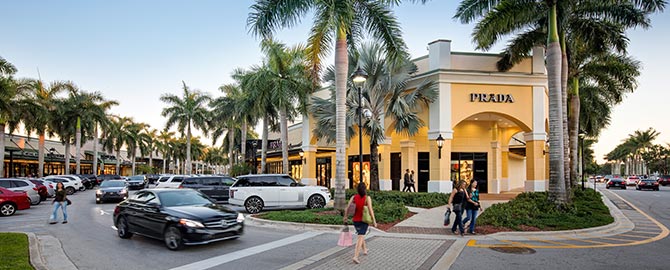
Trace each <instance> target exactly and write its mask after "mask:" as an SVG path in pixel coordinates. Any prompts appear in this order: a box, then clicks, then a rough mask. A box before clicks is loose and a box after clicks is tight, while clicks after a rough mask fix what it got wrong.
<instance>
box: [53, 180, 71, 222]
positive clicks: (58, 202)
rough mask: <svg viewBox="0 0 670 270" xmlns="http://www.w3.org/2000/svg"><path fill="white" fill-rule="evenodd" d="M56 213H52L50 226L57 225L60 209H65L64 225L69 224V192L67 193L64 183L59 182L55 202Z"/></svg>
mask: <svg viewBox="0 0 670 270" xmlns="http://www.w3.org/2000/svg"><path fill="white" fill-rule="evenodd" d="M53 205H54V211H53V213H51V218H50V219H49V220H50V222H49V224H56V223H57V221H56V220H57V219H58V208H59V207H61V208H62V209H63V224H65V223H67V192H66V191H65V186H63V183H61V182H58V183H57V184H56V197H55V198H54V201H53Z"/></svg>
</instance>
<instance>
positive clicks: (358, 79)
mask: <svg viewBox="0 0 670 270" xmlns="http://www.w3.org/2000/svg"><path fill="white" fill-rule="evenodd" d="M367 79H368V74H367V73H365V71H363V69H361V67H358V68H357V69H356V71H355V72H354V74H351V80H352V81H354V84H355V85H356V86H357V88H358V109H357V111H358V162H359V166H360V167H359V168H358V171H359V177H358V182H359V183H362V181H363V106H362V103H363V94H362V92H363V91H362V88H361V85H362V84H363V83H364V82H365V80H367Z"/></svg>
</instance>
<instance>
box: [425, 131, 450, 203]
mask: <svg viewBox="0 0 670 270" xmlns="http://www.w3.org/2000/svg"><path fill="white" fill-rule="evenodd" d="M442 137H444V135H442ZM452 139H453V138H452V137H451V136H450V137H448V138H445V140H444V144H443V145H442V150H441V151H442V157H441V158H439V154H438V153H439V151H440V150H439V149H438V148H437V143H436V142H435V140H431V141H430V144H431V146H430V181H428V192H440V193H449V192H451V190H452V189H453V188H454V183H453V182H452V181H451V140H452Z"/></svg>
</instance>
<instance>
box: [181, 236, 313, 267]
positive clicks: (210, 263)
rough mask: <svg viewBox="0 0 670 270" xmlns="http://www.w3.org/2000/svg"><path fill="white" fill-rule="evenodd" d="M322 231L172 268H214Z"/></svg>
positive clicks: (301, 239) (307, 237) (298, 240)
mask: <svg viewBox="0 0 670 270" xmlns="http://www.w3.org/2000/svg"><path fill="white" fill-rule="evenodd" d="M322 233H323V232H305V233H302V234H298V235H294V236H291V237H287V238H284V239H280V240H277V241H273V242H270V243H266V244H263V245H259V246H255V247H250V248H247V249H243V250H238V251H235V252H231V253H228V254H224V255H220V256H216V257H213V258H209V259H206V260H202V261H199V262H194V263H191V264H187V265H183V266H180V267H175V268H172V269H171V270H195V269H208V268H212V267H215V266H217V265H221V264H224V263H227V262H231V261H234V260H237V259H241V258H244V257H248V256H251V255H255V254H258V253H261V252H265V251H268V250H272V249H275V248H278V247H282V246H286V245H290V244H293V243H296V242H300V241H303V240H306V239H309V238H312V237H314V236H317V235H320V234H322Z"/></svg>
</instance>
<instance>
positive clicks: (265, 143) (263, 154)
mask: <svg viewBox="0 0 670 270" xmlns="http://www.w3.org/2000/svg"><path fill="white" fill-rule="evenodd" d="M269 121H270V119H269V117H268V115H267V114H266V115H264V116H263V139H262V140H261V173H266V170H265V165H266V162H267V158H268V132H270V131H269V129H270V128H269V127H268V125H269V124H270V123H268V122H269ZM228 162H229V163H230V161H228Z"/></svg>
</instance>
